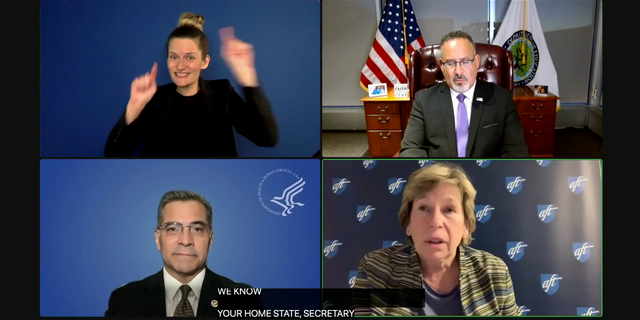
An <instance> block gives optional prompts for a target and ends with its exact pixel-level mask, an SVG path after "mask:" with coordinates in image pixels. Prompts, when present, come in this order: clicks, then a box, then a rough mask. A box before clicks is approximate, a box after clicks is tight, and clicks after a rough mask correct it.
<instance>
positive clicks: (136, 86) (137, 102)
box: [125, 63, 158, 124]
mask: <svg viewBox="0 0 640 320" xmlns="http://www.w3.org/2000/svg"><path fill="white" fill-rule="evenodd" d="M157 75H158V63H154V64H153V68H151V72H147V73H145V74H143V75H141V76H139V77H137V78H135V79H134V80H133V82H132V83H131V96H130V97H129V104H127V111H126V114H125V120H126V122H127V124H130V123H131V122H133V121H135V120H136V119H137V118H138V116H140V113H141V112H142V109H144V107H145V106H146V105H147V103H149V101H151V98H153V95H154V94H155V93H156V91H157V90H158V85H157V84H156V76H157Z"/></svg>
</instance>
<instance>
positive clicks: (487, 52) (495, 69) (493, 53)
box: [394, 43, 513, 157]
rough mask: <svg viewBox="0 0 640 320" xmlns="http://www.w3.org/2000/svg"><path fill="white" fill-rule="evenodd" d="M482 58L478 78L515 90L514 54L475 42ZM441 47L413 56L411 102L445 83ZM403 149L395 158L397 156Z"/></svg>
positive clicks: (409, 76)
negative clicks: (441, 64) (420, 92)
mask: <svg viewBox="0 0 640 320" xmlns="http://www.w3.org/2000/svg"><path fill="white" fill-rule="evenodd" d="M476 53H477V54H478V55H479V56H480V68H479V69H478V79H480V80H484V81H486V82H491V83H495V84H497V85H499V86H502V87H505V88H507V89H509V90H511V91H513V54H512V53H511V51H509V50H506V49H503V48H502V47H499V46H494V45H491V44H485V43H476ZM440 57H441V55H440V45H439V44H433V45H429V46H426V47H423V48H420V49H418V50H415V51H413V52H412V53H411V57H410V60H409V74H408V78H409V93H410V98H411V103H412V104H413V97H415V94H416V92H418V91H420V90H423V89H427V88H429V87H432V86H434V85H436V84H438V83H441V82H445V80H444V75H443V74H442V69H441V66H440V62H439V61H440ZM399 153H400V150H398V152H397V153H396V154H395V155H394V157H397V156H398V155H399Z"/></svg>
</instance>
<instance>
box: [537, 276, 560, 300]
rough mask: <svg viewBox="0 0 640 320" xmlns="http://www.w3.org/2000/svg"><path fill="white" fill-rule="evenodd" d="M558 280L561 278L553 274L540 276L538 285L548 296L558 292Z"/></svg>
mask: <svg viewBox="0 0 640 320" xmlns="http://www.w3.org/2000/svg"><path fill="white" fill-rule="evenodd" d="M560 280H562V277H560V276H559V275H557V274H555V273H554V274H541V275H540V284H541V285H542V290H543V291H544V292H545V293H546V294H548V295H550V296H552V295H554V294H555V293H556V292H558V288H560Z"/></svg>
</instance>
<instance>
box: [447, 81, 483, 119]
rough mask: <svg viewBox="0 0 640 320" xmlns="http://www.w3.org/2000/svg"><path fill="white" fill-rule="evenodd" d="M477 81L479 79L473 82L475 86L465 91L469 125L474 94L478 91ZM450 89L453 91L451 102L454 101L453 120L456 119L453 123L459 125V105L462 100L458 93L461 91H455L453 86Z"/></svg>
mask: <svg viewBox="0 0 640 320" xmlns="http://www.w3.org/2000/svg"><path fill="white" fill-rule="evenodd" d="M477 83H478V80H476V82H474V83H473V86H472V87H471V88H469V90H468V91H467V92H465V93H463V94H464V96H465V98H464V106H465V107H467V126H469V123H471V105H472V104H473V94H474V92H475V91H476V84H477ZM449 91H451V102H452V103H453V120H454V121H455V122H454V123H453V124H454V125H455V126H456V127H457V126H458V105H459V104H460V100H458V95H459V94H460V93H459V92H455V91H453V90H452V89H451V88H449Z"/></svg>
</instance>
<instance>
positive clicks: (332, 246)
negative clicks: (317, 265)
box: [323, 240, 342, 259]
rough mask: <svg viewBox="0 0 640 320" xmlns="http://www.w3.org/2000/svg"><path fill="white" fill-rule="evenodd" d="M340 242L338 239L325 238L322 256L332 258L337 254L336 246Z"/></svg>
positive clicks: (339, 244)
mask: <svg viewBox="0 0 640 320" xmlns="http://www.w3.org/2000/svg"><path fill="white" fill-rule="evenodd" d="M341 245H342V243H340V241H338V240H325V241H324V250H323V253H324V256H325V258H329V259H331V258H333V257H335V256H336V254H338V246H341Z"/></svg>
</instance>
